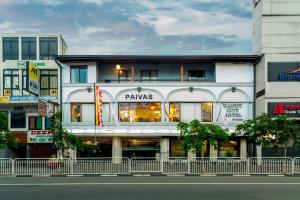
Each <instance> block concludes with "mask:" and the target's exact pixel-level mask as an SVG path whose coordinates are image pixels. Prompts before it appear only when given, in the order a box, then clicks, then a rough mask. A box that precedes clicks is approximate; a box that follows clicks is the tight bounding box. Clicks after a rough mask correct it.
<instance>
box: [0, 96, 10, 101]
mask: <svg viewBox="0 0 300 200" xmlns="http://www.w3.org/2000/svg"><path fill="white" fill-rule="evenodd" d="M0 103H9V97H7V96H0Z"/></svg>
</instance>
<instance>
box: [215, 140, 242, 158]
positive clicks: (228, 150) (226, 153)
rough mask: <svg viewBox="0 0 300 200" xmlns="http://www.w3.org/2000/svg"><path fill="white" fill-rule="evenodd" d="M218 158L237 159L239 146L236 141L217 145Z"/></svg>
mask: <svg viewBox="0 0 300 200" xmlns="http://www.w3.org/2000/svg"><path fill="white" fill-rule="evenodd" d="M218 149H219V152H218V153H219V157H238V156H239V145H238V142H237V140H229V141H228V142H226V143H224V144H219V148H218Z"/></svg>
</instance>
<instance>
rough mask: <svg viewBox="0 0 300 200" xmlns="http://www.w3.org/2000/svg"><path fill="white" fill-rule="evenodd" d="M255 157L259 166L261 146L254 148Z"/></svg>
mask: <svg viewBox="0 0 300 200" xmlns="http://www.w3.org/2000/svg"><path fill="white" fill-rule="evenodd" d="M256 157H257V164H258V165H261V158H262V146H261V145H257V146H256Z"/></svg>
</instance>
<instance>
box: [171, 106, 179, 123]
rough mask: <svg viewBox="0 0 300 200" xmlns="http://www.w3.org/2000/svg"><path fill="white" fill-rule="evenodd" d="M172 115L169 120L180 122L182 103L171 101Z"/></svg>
mask: <svg viewBox="0 0 300 200" xmlns="http://www.w3.org/2000/svg"><path fill="white" fill-rule="evenodd" d="M169 105H170V109H169V110H170V111H169V113H170V116H169V121H170V122H179V120H180V103H170V104H169Z"/></svg>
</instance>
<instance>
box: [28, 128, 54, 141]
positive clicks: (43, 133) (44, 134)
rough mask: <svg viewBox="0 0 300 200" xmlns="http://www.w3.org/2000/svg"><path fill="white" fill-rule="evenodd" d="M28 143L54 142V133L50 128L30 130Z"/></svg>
mask: <svg viewBox="0 0 300 200" xmlns="http://www.w3.org/2000/svg"><path fill="white" fill-rule="evenodd" d="M27 143H53V135H52V133H51V131H50V130H30V131H28V132H27Z"/></svg>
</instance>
